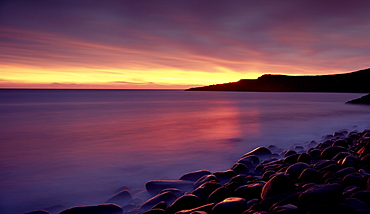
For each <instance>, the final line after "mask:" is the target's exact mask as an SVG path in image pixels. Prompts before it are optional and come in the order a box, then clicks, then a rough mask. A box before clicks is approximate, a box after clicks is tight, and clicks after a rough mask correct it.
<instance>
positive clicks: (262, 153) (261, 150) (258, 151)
mask: <svg viewBox="0 0 370 214" xmlns="http://www.w3.org/2000/svg"><path fill="white" fill-rule="evenodd" d="M249 155H255V156H257V157H258V158H259V159H268V158H270V157H271V155H272V152H271V151H270V150H269V149H268V148H266V147H263V146H261V147H257V148H255V149H253V150H252V151H250V152H248V153H246V154H244V155H243V157H246V156H249Z"/></svg>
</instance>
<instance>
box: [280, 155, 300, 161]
mask: <svg viewBox="0 0 370 214" xmlns="http://www.w3.org/2000/svg"><path fill="white" fill-rule="evenodd" d="M299 156H300V154H292V155H288V156H286V157H285V158H284V160H283V162H284V163H297V161H298V158H299Z"/></svg>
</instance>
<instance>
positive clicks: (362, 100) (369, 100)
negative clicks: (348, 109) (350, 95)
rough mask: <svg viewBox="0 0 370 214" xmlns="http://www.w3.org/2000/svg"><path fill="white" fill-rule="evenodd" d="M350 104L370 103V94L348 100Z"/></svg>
mask: <svg viewBox="0 0 370 214" xmlns="http://www.w3.org/2000/svg"><path fill="white" fill-rule="evenodd" d="M347 103H350V104H370V94H367V95H365V96H362V97H360V98H357V99H354V100H351V101H348V102H347Z"/></svg>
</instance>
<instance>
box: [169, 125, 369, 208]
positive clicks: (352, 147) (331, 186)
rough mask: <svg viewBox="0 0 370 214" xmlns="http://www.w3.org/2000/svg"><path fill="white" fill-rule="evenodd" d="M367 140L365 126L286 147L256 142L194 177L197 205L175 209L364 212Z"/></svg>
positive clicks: (367, 153) (366, 184) (367, 155)
mask: <svg viewBox="0 0 370 214" xmlns="http://www.w3.org/2000/svg"><path fill="white" fill-rule="evenodd" d="M369 145H370V131H369V130H365V131H363V132H360V133H358V132H356V131H354V132H348V131H345V130H342V131H338V132H336V133H334V134H332V135H327V136H325V137H323V139H322V141H320V142H319V143H316V142H315V141H311V142H310V143H308V144H307V145H306V146H303V145H295V146H294V147H292V148H289V149H288V150H286V151H283V150H282V149H281V148H277V147H276V146H269V148H271V150H270V149H269V148H266V147H258V148H256V149H254V150H252V151H250V152H248V153H246V154H245V155H244V156H243V157H242V158H240V159H239V160H238V161H237V162H236V163H235V164H234V165H233V166H232V167H231V169H230V170H225V171H223V172H214V173H212V174H208V173H207V174H206V175H203V176H202V177H200V178H199V179H198V180H197V181H195V183H194V186H193V188H194V189H195V190H194V191H193V192H192V194H194V195H196V196H197V197H198V198H199V199H200V201H197V203H196V205H197V207H195V208H192V209H184V210H179V211H178V212H176V213H177V214H184V213H187V214H191V213H197V212H198V213H207V214H217V213H240V214H242V213H243V214H252V213H293V214H295V213H297V214H298V213H322V212H325V211H328V210H329V211H330V210H331V211H335V212H337V213H339V212H341V213H343V212H345V213H369V212H370V207H369V206H370V205H369V200H368V199H367V198H368V197H367V196H369V194H370V191H369V190H370V161H369V160H370V154H369V152H370V151H369V148H370V147H369ZM272 151H273V152H272ZM180 197H181V196H180ZM194 205H195V204H194ZM203 208H206V209H203ZM167 211H168V210H167ZM195 211H196V212H195ZM342 211H343V212H342ZM169 213H174V212H173V211H171V212H169Z"/></svg>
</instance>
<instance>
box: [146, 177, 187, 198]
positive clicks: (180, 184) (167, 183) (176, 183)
mask: <svg viewBox="0 0 370 214" xmlns="http://www.w3.org/2000/svg"><path fill="white" fill-rule="evenodd" d="M193 184H194V182H192V181H184V180H153V181H148V182H147V183H146V184H145V187H146V190H147V191H148V193H149V194H151V195H156V194H158V193H160V192H161V191H162V190H163V189H167V188H176V189H179V190H181V191H183V192H191V191H192V190H193Z"/></svg>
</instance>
